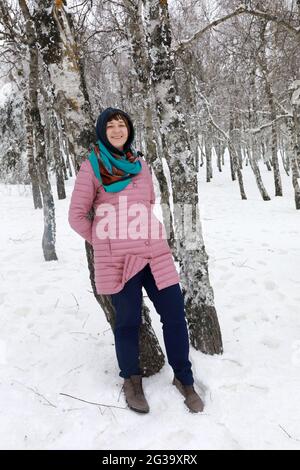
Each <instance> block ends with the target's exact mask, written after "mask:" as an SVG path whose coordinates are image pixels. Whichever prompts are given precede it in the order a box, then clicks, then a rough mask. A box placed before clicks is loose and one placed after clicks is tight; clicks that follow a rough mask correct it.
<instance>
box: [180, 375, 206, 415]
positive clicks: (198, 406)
mask: <svg viewBox="0 0 300 470" xmlns="http://www.w3.org/2000/svg"><path fill="white" fill-rule="evenodd" d="M173 385H175V386H176V388H177V389H178V390H179V391H180V393H181V394H182V395H183V396H184V398H185V400H184V403H185V404H186V406H187V407H188V408H189V410H190V411H192V412H193V413H199V412H201V411H203V410H204V404H203V401H202V400H201V398H200V397H199V395H198V393H197V392H196V390H195V389H194V386H193V385H183V384H182V383H181V382H180V381H179V380H178V379H177V378H176V377H174V379H173Z"/></svg>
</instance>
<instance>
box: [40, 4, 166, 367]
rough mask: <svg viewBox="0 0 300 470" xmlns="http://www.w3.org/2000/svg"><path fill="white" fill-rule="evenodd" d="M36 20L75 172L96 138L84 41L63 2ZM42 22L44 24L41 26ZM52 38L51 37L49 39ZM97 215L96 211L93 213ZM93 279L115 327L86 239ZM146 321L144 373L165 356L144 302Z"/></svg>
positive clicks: (45, 8)
mask: <svg viewBox="0 0 300 470" xmlns="http://www.w3.org/2000/svg"><path fill="white" fill-rule="evenodd" d="M38 3H39V6H40V7H41V10H39V11H38V12H37V13H36V15H35V22H36V24H39V28H40V29H39V40H40V45H41V46H42V44H43V33H44V32H45V31H47V34H46V37H47V38H48V42H47V45H48V47H47V48H45V50H44V54H43V59H44V62H45V64H46V66H47V68H48V71H49V75H50V78H51V84H52V86H53V90H54V94H55V109H56V111H57V112H58V113H59V115H60V116H61V119H62V122H63V127H64V131H65V135H66V136H67V144H68V150H69V151H70V154H71V157H72V159H73V164H74V168H75V172H76V173H77V171H78V170H79V168H80V163H81V161H82V157H83V156H84V155H86V153H87V150H88V147H89V144H90V142H91V141H94V138H95V130H94V119H93V118H92V111H91V105H90V101H89V97H88V92H87V86H86V82H85V73H84V66H83V62H82V60H81V59H80V44H79V43H78V42H77V39H76V37H75V34H74V29H73V22H72V17H71V15H70V14H68V13H67V12H66V10H65V8H64V4H63V3H62V2H56V3H55V4H54V5H53V8H52V10H51V9H49V8H48V7H49V6H51V4H52V1H50V0H39V2H38ZM41 25H42V26H41ZM49 39H51V40H50V41H49ZM89 217H91V218H92V217H93V211H92V210H91V211H90V213H89ZM85 247H86V255H87V262H88V267H89V272H90V280H91V284H92V287H93V292H94V295H95V297H96V300H97V301H98V302H99V304H100V306H101V308H102V309H103V311H104V313H105V315H106V318H107V320H108V322H109V323H110V325H111V328H112V330H114V307H113V305H112V302H111V297H110V296H109V295H99V294H97V292H96V288H95V278H94V261H93V247H92V245H90V244H89V243H87V242H86V243H85ZM142 316H143V323H142V326H141V330H140V345H141V348H140V365H141V370H142V371H143V375H152V374H153V373H155V372H158V371H159V370H160V369H161V367H162V366H163V364H164V356H163V353H162V351H161V348H160V346H159V343H158V340H157V338H156V336H155V334H154V332H153V330H152V328H151V322H150V317H149V309H148V308H147V307H146V305H144V304H143V308H142Z"/></svg>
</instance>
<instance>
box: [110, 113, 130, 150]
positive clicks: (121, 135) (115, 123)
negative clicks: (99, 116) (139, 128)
mask: <svg viewBox="0 0 300 470" xmlns="http://www.w3.org/2000/svg"><path fill="white" fill-rule="evenodd" d="M106 135H107V139H108V141H109V143H110V144H111V145H113V146H114V147H116V148H117V149H118V150H121V151H122V150H123V147H124V144H125V142H126V140H127V139H128V129H127V127H126V124H125V122H124V121H123V119H112V120H111V121H109V122H108V123H107V125H106Z"/></svg>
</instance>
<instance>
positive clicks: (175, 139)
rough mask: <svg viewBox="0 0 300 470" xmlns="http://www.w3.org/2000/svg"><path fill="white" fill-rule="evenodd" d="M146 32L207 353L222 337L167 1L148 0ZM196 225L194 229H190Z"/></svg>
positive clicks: (183, 256)
mask: <svg viewBox="0 0 300 470" xmlns="http://www.w3.org/2000/svg"><path fill="white" fill-rule="evenodd" d="M143 4H144V15H145V24H146V31H147V35H148V38H149V45H150V51H149V53H150V58H151V74H150V79H151V84H152V88H153V92H154V96H155V106H156V108H155V111H156V115H157V116H158V119H159V123H160V131H161V137H162V145H163V156H164V158H165V159H166V161H167V163H168V167H169V171H170V177H171V183H172V189H173V199H175V200H174V204H175V203H176V204H177V205H178V206H177V207H178V209H179V210H174V217H175V234H176V249H177V255H178V259H179V265H180V274H181V283H182V289H183V293H184V299H185V308H186V315H187V320H188V325H189V330H190V339H191V343H192V344H193V346H194V347H195V348H196V349H200V350H201V351H203V352H205V353H209V354H214V353H221V352H222V351H223V348H222V339H221V332H220V328H219V324H218V319H217V315H216V310H215V307H214V301H213V291H212V288H211V286H210V282H209V275H208V266H207V261H208V255H207V253H206V250H205V246H204V242H203V238H202V230H201V225H200V217H199V201H198V184H197V169H196V168H195V159H194V156H193V155H192V154H191V151H190V146H189V137H188V134H187V129H186V126H185V123H184V114H183V112H182V109H181V100H180V97H179V96H178V95H177V94H176V87H175V83H174V73H175V70H174V57H173V52H172V51H171V31H170V23H169V15H168V3H167V1H166V0H160V1H159V0H144V1H143ZM185 205H186V209H187V212H190V211H191V210H192V211H193V212H195V214H194V215H195V220H196V224H195V225H194V227H193V224H192V221H191V220H189V222H188V223H186V224H185V228H187V227H188V231H186V230H183V232H184V233H182V228H183V227H182V224H181V215H182V214H181V210H182V209H184V206H185ZM193 228H195V229H196V230H194V231H193V230H192V229H193Z"/></svg>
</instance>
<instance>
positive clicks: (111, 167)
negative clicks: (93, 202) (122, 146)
mask: <svg viewBox="0 0 300 470" xmlns="http://www.w3.org/2000/svg"><path fill="white" fill-rule="evenodd" d="M97 146H98V149H99V150H100V154H99V152H98V151H97V147H96V148H95V147H94V148H93V149H92V151H91V152H90V154H89V157H88V159H89V161H90V163H91V165H92V167H93V170H94V173H95V176H96V177H97V179H98V180H99V181H100V183H101V184H102V186H103V188H104V190H105V191H106V192H112V193H115V192H119V191H122V189H124V188H126V186H127V185H128V184H129V183H130V182H131V180H132V178H131V175H137V174H138V173H139V172H140V171H141V169H142V164H141V162H140V160H139V159H138V157H137V154H136V153H135V152H133V153H131V152H127V153H126V155H130V158H131V159H132V160H134V161H129V160H128V158H126V155H125V154H124V155H122V156H121V157H120V158H119V159H118V158H115V157H114V156H113V155H112V154H111V153H110V152H109V151H108V150H107V148H106V147H105V145H104V144H103V143H102V142H101V141H100V140H97ZM101 167H102V171H103V172H104V174H105V175H106V177H107V175H108V176H110V175H111V178H110V183H109V184H104V182H103V179H102V177H101V173H102V171H101ZM116 169H117V170H116Z"/></svg>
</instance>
